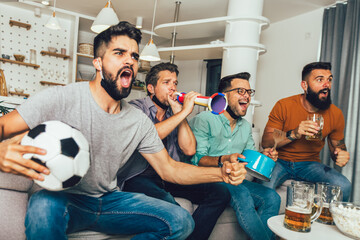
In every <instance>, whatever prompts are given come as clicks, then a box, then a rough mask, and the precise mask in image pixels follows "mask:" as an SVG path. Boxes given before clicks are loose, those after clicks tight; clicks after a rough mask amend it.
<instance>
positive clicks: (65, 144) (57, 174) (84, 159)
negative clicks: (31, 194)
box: [21, 121, 90, 191]
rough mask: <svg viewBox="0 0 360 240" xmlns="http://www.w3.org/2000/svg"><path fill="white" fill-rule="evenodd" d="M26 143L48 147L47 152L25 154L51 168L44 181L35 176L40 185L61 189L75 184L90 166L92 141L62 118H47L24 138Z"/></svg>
mask: <svg viewBox="0 0 360 240" xmlns="http://www.w3.org/2000/svg"><path fill="white" fill-rule="evenodd" d="M21 144H22V145H30V146H35V147H39V148H42V149H45V150H46V151H47V153H46V155H37V154H31V153H28V154H24V155H23V157H24V158H26V159H31V160H32V161H35V162H37V163H38V164H41V165H43V166H45V167H47V168H48V169H49V170H50V174H49V175H45V174H42V173H41V174H42V175H43V176H44V178H45V180H44V181H38V180H34V181H35V183H37V184H38V185H39V186H41V187H43V188H45V189H47V190H50V191H60V190H64V189H67V188H70V187H73V186H75V185H76V184H78V183H79V182H80V180H81V178H82V177H83V176H84V175H85V174H86V172H87V170H88V169H89V166H90V154H89V144H88V142H87V140H86V138H85V137H84V135H82V133H81V132H80V131H78V130H76V129H75V128H73V127H70V126H69V125H67V124H65V123H62V122H60V121H48V122H44V123H42V124H40V125H38V126H36V127H35V128H33V129H31V130H30V131H29V132H28V134H27V135H25V136H24V138H23V139H22V140H21Z"/></svg>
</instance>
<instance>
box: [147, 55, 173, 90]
mask: <svg viewBox="0 0 360 240" xmlns="http://www.w3.org/2000/svg"><path fill="white" fill-rule="evenodd" d="M162 71H169V72H171V73H173V72H174V73H176V76H178V75H179V70H178V66H177V65H175V64H173V63H169V62H167V63H159V64H157V65H155V66H153V67H152V68H151V69H150V72H149V73H148V74H146V78H145V84H146V87H147V86H148V85H149V84H151V85H153V86H154V87H156V84H157V82H158V80H159V72H162ZM147 94H148V95H149V96H150V93H149V91H147Z"/></svg>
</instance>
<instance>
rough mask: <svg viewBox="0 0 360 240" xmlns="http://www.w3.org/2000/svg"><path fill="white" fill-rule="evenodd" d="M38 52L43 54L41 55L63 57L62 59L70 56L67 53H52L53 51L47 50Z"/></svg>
mask: <svg viewBox="0 0 360 240" xmlns="http://www.w3.org/2000/svg"><path fill="white" fill-rule="evenodd" d="M40 54H41V55H43V56H45V55H48V56H52V57H58V58H63V59H64V60H66V59H69V58H70V56H69V55H65V54H60V53H54V52H48V51H41V52H40Z"/></svg>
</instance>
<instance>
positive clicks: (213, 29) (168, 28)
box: [154, 16, 270, 39]
mask: <svg viewBox="0 0 360 240" xmlns="http://www.w3.org/2000/svg"><path fill="white" fill-rule="evenodd" d="M231 21H253V22H258V23H260V25H261V28H262V29H264V28H266V27H268V26H269V24H270V21H269V19H267V18H265V17H262V16H256V17H254V16H243V17H238V16H225V17H215V18H205V19H198V20H190V21H182V22H173V23H164V24H160V25H157V26H156V27H155V28H154V32H155V33H156V34H158V35H159V36H161V37H165V38H168V39H170V38H171V34H172V32H173V31H174V28H176V32H177V34H176V38H177V39H190V38H208V37H213V36H223V35H224V33H225V26H226V23H227V22H231Z"/></svg>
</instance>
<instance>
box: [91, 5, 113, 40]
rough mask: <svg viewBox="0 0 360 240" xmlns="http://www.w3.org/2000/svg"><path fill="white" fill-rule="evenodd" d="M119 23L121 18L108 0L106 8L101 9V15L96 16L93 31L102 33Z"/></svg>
mask: <svg viewBox="0 0 360 240" xmlns="http://www.w3.org/2000/svg"><path fill="white" fill-rule="evenodd" d="M118 23H119V18H118V16H117V15H116V13H115V11H114V9H113V8H112V4H111V0H108V2H107V3H106V5H105V7H104V8H103V9H101V11H100V12H99V14H98V15H97V16H96V19H95V21H94V22H93V24H92V26H91V28H90V29H91V31H93V32H95V33H100V32H102V31H104V30H106V29H108V28H109V27H110V26H111V25H115V24H118Z"/></svg>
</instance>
